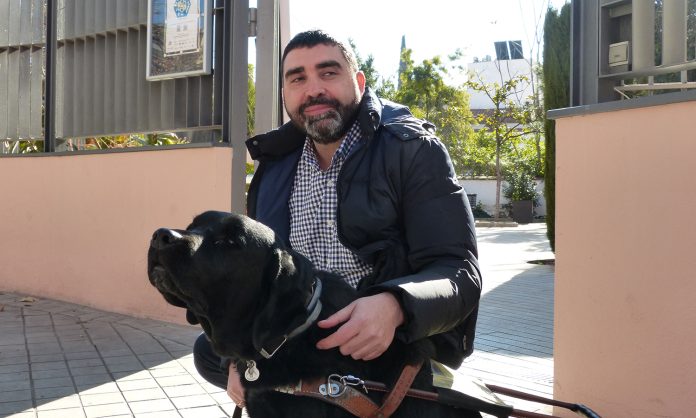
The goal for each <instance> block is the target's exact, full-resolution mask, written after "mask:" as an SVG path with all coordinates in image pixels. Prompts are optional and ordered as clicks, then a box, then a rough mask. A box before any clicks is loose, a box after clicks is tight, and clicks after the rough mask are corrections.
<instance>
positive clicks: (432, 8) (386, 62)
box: [289, 0, 565, 79]
mask: <svg viewBox="0 0 696 418" xmlns="http://www.w3.org/2000/svg"><path fill="white" fill-rule="evenodd" d="M289 3H290V5H289V7H290V33H291V35H293V34H295V33H298V32H301V31H304V30H308V29H317V28H318V29H323V30H325V31H326V32H329V33H331V34H332V35H334V36H335V37H337V38H339V39H342V40H345V39H348V38H350V39H352V40H353V41H354V42H355V45H356V48H357V52H358V53H359V54H360V55H361V56H362V58H363V59H365V58H367V56H368V55H370V54H372V55H373V57H374V59H375V67H376V68H377V71H378V72H379V73H380V75H382V76H383V77H387V78H390V77H391V78H392V79H395V78H396V74H397V71H398V66H399V50H400V47H401V37H402V36H404V35H405V36H406V47H407V48H410V49H411V50H413V54H412V57H413V58H414V60H415V62H416V63H420V62H421V61H422V60H424V59H430V58H433V57H435V56H441V57H442V58H443V59H446V58H447V56H449V55H451V54H452V53H454V52H455V51H456V50H457V49H460V50H461V51H462V52H463V53H464V55H465V56H464V59H463V63H470V62H473V60H474V57H478V58H483V57H484V56H486V55H490V56H492V57H494V58H495V49H494V46H493V42H495V41H506V40H521V41H522V48H523V50H524V54H525V58H529V53H530V48H534V51H536V50H538V49H539V48H538V46H537V43H536V41H535V38H536V37H535V32H536V29H537V27H538V28H539V32H538V33H539V34H541V29H542V27H543V17H544V15H545V13H546V9H547V7H548V5H549V4H550V5H551V6H553V7H554V8H556V9H558V8H560V7H561V6H563V4H564V3H565V0H477V1H475V0H425V1H418V0H344V1H338V0H289ZM426 6H427V7H426ZM533 55H534V56H533V58H534V59H536V58H537V56H536V52H534V54H533ZM540 56H541V55H539V57H540Z"/></svg>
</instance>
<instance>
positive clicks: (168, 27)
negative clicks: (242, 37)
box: [0, 0, 212, 81]
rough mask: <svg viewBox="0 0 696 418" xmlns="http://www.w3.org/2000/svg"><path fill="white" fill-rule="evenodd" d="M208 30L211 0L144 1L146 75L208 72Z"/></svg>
mask: <svg viewBox="0 0 696 418" xmlns="http://www.w3.org/2000/svg"><path fill="white" fill-rule="evenodd" d="M0 1H1V0H0ZM211 29H212V12H211V0H148V25H147V34H148V37H147V74H146V78H147V79H148V80H150V81H154V80H167V79H172V78H179V77H191V76H195V75H201V74H210V73H211V56H212V53H211V48H212V45H211V39H212V37H211V33H210V32H211Z"/></svg>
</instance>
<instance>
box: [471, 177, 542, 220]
mask: <svg viewBox="0 0 696 418" xmlns="http://www.w3.org/2000/svg"><path fill="white" fill-rule="evenodd" d="M536 183H537V187H536V191H537V192H538V193H539V206H537V207H536V208H534V215H535V216H542V215H546V199H544V180H536ZM459 184H461V185H462V187H464V190H466V193H467V194H475V195H476V201H477V202H482V203H483V209H484V210H485V211H486V212H488V213H489V214H490V215H491V216H493V214H494V213H495V179H491V180H489V179H481V180H479V179H474V180H469V179H462V180H459ZM505 184H506V183H505V182H503V184H501V185H500V193H501V196H500V205H501V206H502V205H504V204H505V203H507V202H508V201H507V199H505V198H504V197H503V196H502V193H503V187H504V186H505Z"/></svg>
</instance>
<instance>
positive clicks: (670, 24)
mask: <svg viewBox="0 0 696 418" xmlns="http://www.w3.org/2000/svg"><path fill="white" fill-rule="evenodd" d="M663 4H664V9H663V11H662V16H663V18H662V19H663V20H662V65H672V64H681V63H683V62H685V61H686V18H687V16H686V11H687V9H686V0H665V1H664V3H663Z"/></svg>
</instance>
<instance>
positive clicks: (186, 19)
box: [164, 0, 200, 55]
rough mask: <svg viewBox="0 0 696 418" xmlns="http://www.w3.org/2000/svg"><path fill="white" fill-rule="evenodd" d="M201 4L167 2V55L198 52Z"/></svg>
mask: <svg viewBox="0 0 696 418" xmlns="http://www.w3.org/2000/svg"><path fill="white" fill-rule="evenodd" d="M198 6H199V3H198V2H197V1H195V0H194V1H193V2H192V1H191V0H167V20H166V21H165V24H164V27H165V30H164V37H165V46H164V53H165V55H172V54H185V53H193V52H196V51H198V37H199V34H198V22H199V20H200V19H199V18H200V12H199V7H198Z"/></svg>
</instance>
